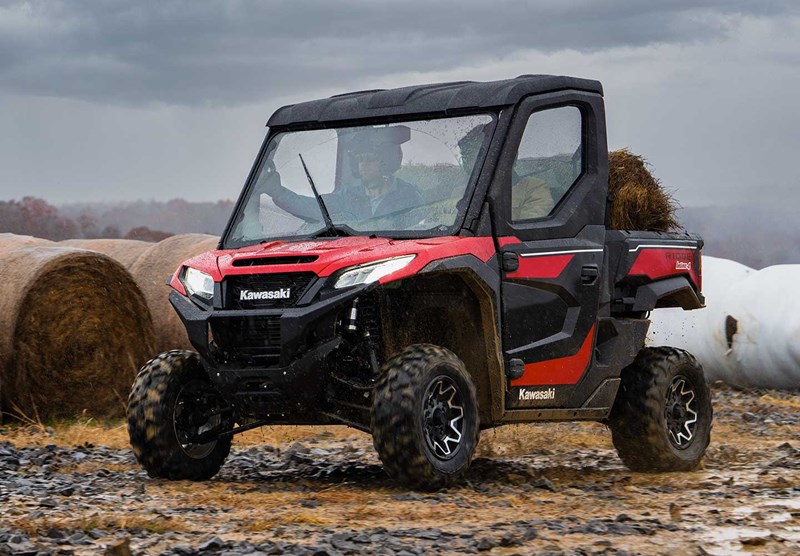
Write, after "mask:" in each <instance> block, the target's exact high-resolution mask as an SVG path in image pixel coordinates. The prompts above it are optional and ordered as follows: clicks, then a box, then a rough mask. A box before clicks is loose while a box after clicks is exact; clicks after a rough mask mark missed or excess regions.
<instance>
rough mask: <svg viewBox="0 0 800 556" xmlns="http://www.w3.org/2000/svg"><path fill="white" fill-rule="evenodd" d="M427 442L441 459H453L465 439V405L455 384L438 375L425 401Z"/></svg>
mask: <svg viewBox="0 0 800 556" xmlns="http://www.w3.org/2000/svg"><path fill="white" fill-rule="evenodd" d="M422 410H423V415H422V420H423V426H424V428H425V442H426V443H427V444H428V448H429V449H430V451H431V452H433V454H434V455H435V456H436V457H437V458H438V459H440V460H449V459H451V458H453V457H454V456H455V455H456V453H457V452H458V449H459V448H460V447H461V439H462V438H463V436H464V434H463V433H464V406H463V404H462V402H461V393H460V392H459V390H458V386H457V385H456V383H455V381H454V380H453V379H452V378H450V377H448V376H438V377H436V378H435V379H433V380H432V381H431V383H430V384H429V385H428V388H427V389H426V390H425V396H424V398H423V408H422Z"/></svg>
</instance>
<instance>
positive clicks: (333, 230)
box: [297, 153, 349, 237]
mask: <svg viewBox="0 0 800 556" xmlns="http://www.w3.org/2000/svg"><path fill="white" fill-rule="evenodd" d="M297 156H299V157H300V164H302V165H303V171H304V172H305V173H306V178H308V184H309V185H310V186H311V191H312V192H313V193H314V198H315V199H316V200H317V204H318V205H319V210H320V211H321V212H322V218H323V219H324V220H325V230H322V231H325V232H329V233H330V235H332V236H344V235H349V234H348V233H347V232H345V231H344V230H340V229H339V228H337V227H336V226H335V225H334V223H333V220H331V215H330V214H328V209H327V207H326V206H325V202H324V201H323V200H322V195H320V194H319V191H317V186H316V185H314V178H312V177H311V172H309V171H308V166H306V161H305V160H303V155H302V154H301V153H297ZM319 235H320V234H319V233H317V234H314V237H318V236H319Z"/></svg>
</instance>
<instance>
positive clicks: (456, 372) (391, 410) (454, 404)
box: [372, 344, 480, 490]
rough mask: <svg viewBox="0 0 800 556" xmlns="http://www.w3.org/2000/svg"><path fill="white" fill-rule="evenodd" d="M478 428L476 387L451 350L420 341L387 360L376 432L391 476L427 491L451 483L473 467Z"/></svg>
mask: <svg viewBox="0 0 800 556" xmlns="http://www.w3.org/2000/svg"><path fill="white" fill-rule="evenodd" d="M479 433H480V427H479V417H478V403H477V398H476V394H475V386H474V385H473V384H472V380H471V379H470V377H469V374H468V373H467V371H466V369H465V368H464V363H462V362H461V360H460V359H459V358H458V357H457V356H456V355H455V354H454V353H453V352H451V351H449V350H447V349H444V348H441V347H438V346H434V345H430V344H416V345H412V346H409V347H408V348H406V349H404V350H403V351H402V352H400V353H399V354H397V355H395V356H394V357H392V358H391V359H390V360H389V361H388V362H387V363H386V365H384V368H383V374H382V375H381V378H380V380H379V381H378V384H377V386H376V387H375V397H374V400H373V406H372V437H373V442H374V445H375V449H376V450H377V452H378V456H379V457H380V459H381V461H382V462H383V465H384V467H385V469H386V471H387V472H388V473H389V475H390V476H391V477H392V478H393V479H395V480H396V481H398V482H399V483H401V484H403V485H404V486H407V487H410V488H418V489H423V490H435V489H439V488H442V487H444V486H447V485H448V484H450V483H452V482H453V481H455V480H456V479H458V478H459V477H460V476H461V475H463V474H464V472H465V471H466V470H467V468H468V467H469V464H470V462H471V461H472V456H473V454H474V453H475V447H476V446H477V444H478V435H479Z"/></svg>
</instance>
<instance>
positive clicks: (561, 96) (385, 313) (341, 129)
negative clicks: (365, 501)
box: [128, 75, 712, 489]
mask: <svg viewBox="0 0 800 556" xmlns="http://www.w3.org/2000/svg"><path fill="white" fill-rule="evenodd" d="M268 127H269V132H268V134H267V137H266V140H265V141H264V144H263V146H262V148H261V151H260V153H259V155H258V159H257V160H256V163H255V165H254V166H253V169H252V171H251V173H250V176H249V177H248V179H247V183H246V185H245V187H244V190H243V192H242V194H241V197H240V198H239V201H238V203H237V205H236V209H235V211H234V213H233V215H232V217H231V219H230V222H229V224H228V226H227V228H226V229H225V232H224V233H223V235H222V238H221V240H220V243H219V247H218V250H216V251H212V252H209V253H205V254H203V255H200V256H198V257H195V258H193V259H190V260H188V261H186V262H185V263H184V264H183V265H182V266H181V267H180V268H179V269H178V270H177V272H176V273H175V275H174V276H173V277H172V280H171V282H170V285H171V287H172V288H173V290H174V291H172V292H171V294H170V301H171V303H172V305H173V306H174V307H175V310H176V311H177V312H178V314H179V315H180V317H181V319H182V320H183V322H184V324H185V326H186V329H187V332H188V336H189V339H190V341H191V343H192V345H193V346H194V347H195V348H196V350H197V351H196V352H189V351H171V352H169V353H164V354H162V355H159V356H158V357H156V358H155V359H153V360H152V361H150V362H149V363H148V364H147V365H146V366H145V367H144V368H143V369H142V370H141V372H140V373H139V375H138V377H137V379H136V382H135V384H134V386H133V391H132V392H131V395H130V400H129V405H128V430H129V432H130V438H131V444H132V446H133V450H134V452H135V454H136V457H137V458H138V460H139V462H140V463H141V464H142V465H143V466H144V468H145V469H146V470H147V471H148V473H149V474H150V475H151V476H154V477H167V478H171V479H207V478H209V477H211V476H213V475H214V474H215V473H217V471H218V470H219V468H220V466H221V465H222V464H223V462H224V460H225V458H226V457H227V455H228V452H229V450H230V446H231V438H232V436H233V435H235V434H237V433H239V432H242V431H245V430H248V429H251V428H254V427H260V426H263V425H277V424H303V425H331V424H345V425H349V426H351V427H355V428H357V429H359V430H362V431H366V432H369V433H371V434H372V436H373V439H374V445H375V448H376V450H377V452H378V455H379V456H380V459H381V461H382V462H383V464H384V466H385V468H386V470H387V472H388V473H389V475H391V476H392V477H393V478H394V479H396V480H397V481H399V482H400V483H402V484H403V485H405V486H407V487H411V488H421V489H435V488H440V487H442V486H445V485H447V484H448V483H450V482H452V481H454V480H456V479H457V478H458V477H459V476H461V475H462V474H463V473H464V472H465V470H466V469H467V467H468V466H469V464H470V460H471V458H472V456H473V453H474V451H475V447H476V444H477V442H478V435H479V433H480V431H481V429H485V428H489V427H494V426H497V425H502V424H505V423H524V422H532V421H564V420H596V421H603V422H606V423H608V424H609V426H610V427H611V431H612V435H613V440H614V445H615V446H616V448H617V450H618V452H619V455H620V457H621V458H622V460H623V461H624V462H625V464H626V465H627V466H628V467H630V468H631V469H635V470H685V469H691V468H693V467H695V466H696V465H697V464H698V462H699V461H700V459H701V458H702V456H703V454H704V452H705V450H706V447H707V445H708V442H709V434H710V430H711V419H712V410H711V403H710V396H709V390H708V387H707V385H706V382H705V380H704V377H703V372H702V369H701V367H700V365H698V363H697V362H696V361H695V359H694V357H692V356H691V355H690V354H688V353H686V352H684V351H681V350H678V349H672V348H652V349H651V348H645V347H644V339H645V334H646V332H647V327H648V324H649V322H648V320H647V315H648V312H649V311H651V310H653V309H657V308H659V307H683V308H684V309H697V308H700V307H702V305H703V297H702V295H701V293H700V249H701V247H702V240H701V239H700V238H699V237H697V236H695V235H687V234H671V233H658V232H650V231H616V230H609V229H608V222H609V217H608V206H609V200H608V160H607V147H606V128H605V115H604V109H603V95H602V88H601V85H600V83H598V82H596V81H590V80H585V79H577V78H573V77H561V76H547V75H526V76H521V77H518V78H516V79H509V80H506V81H496V82H487V83H474V82H460V83H443V84H435V85H423V86H417V87H406V88H401V89H393V90H374V91H362V92H356V93H351V94H345V95H338V96H334V97H331V98H328V99H323V100H317V101H313V102H305V103H302V104H296V105H293V106H286V107H284V108H281V109H279V110H278V111H277V112H275V114H273V115H272V117H271V118H270V120H269V122H268Z"/></svg>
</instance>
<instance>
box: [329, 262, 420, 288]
mask: <svg viewBox="0 0 800 556" xmlns="http://www.w3.org/2000/svg"><path fill="white" fill-rule="evenodd" d="M414 257H416V255H405V256H403V257H395V258H394V259H385V260H382V261H378V262H375V263H369V264H365V265H361V266H355V267H353V268H351V269H349V270H346V271H345V272H343V273H342V274H341V275H340V276H339V278H338V280H336V283H335V284H334V285H333V287H334V288H337V289H338V288H347V287H350V286H357V285H359V284H369V283H371V282H377V281H378V280H380V279H381V278H383V277H384V276H388V275H389V274H391V273H392V272H395V271H397V270H400V269H401V268H403V267H404V266H407V265H408V263H410V262H411V261H413V260H414Z"/></svg>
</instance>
